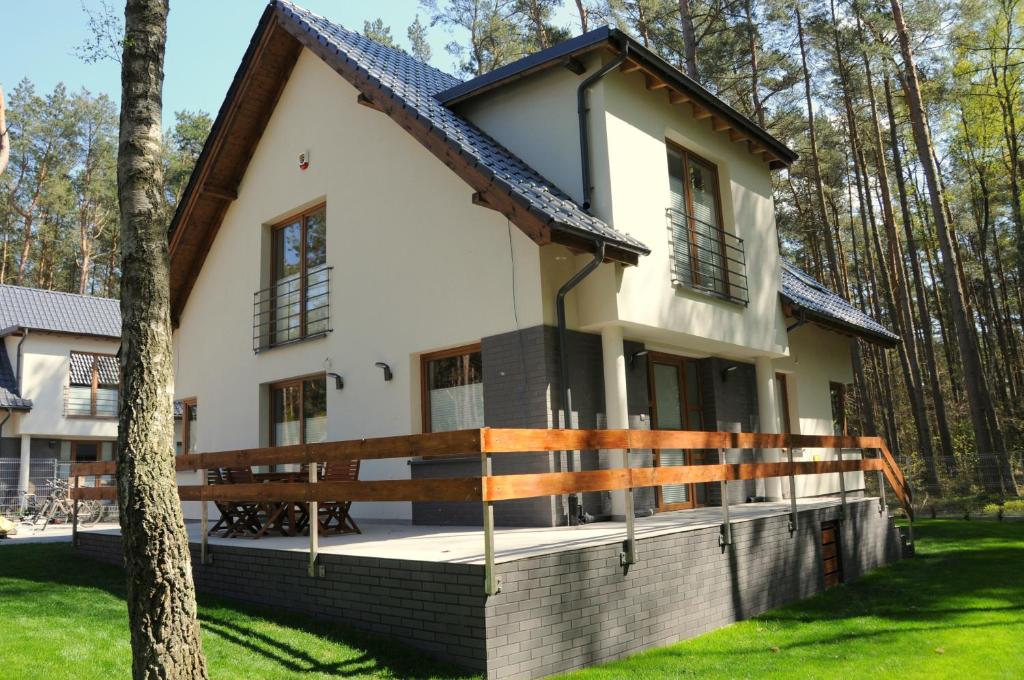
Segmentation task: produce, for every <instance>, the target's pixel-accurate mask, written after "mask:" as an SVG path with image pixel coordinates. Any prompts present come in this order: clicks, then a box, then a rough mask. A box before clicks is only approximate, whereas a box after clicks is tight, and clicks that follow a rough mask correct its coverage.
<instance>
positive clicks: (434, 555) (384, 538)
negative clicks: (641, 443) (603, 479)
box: [80, 497, 878, 564]
mask: <svg viewBox="0 0 1024 680" xmlns="http://www.w3.org/2000/svg"><path fill="white" fill-rule="evenodd" d="M868 502H875V503H877V502H878V499H877V498H872V497H862V498H849V497H848V498H847V503H850V504H853V503H868ZM839 504H840V500H839V498H838V497H819V498H803V499H798V500H797V508H798V510H799V511H801V512H802V511H805V510H812V509H818V508H825V507H830V506H835V505H839ZM789 511H790V504H789V501H785V502H770V503H744V504H737V505H730V506H729V519H730V521H731V522H732V523H733V524H738V523H741V522H749V521H752V520H756V519H761V518H765V517H776V516H779V515H786V514H788V513H789ZM357 522H358V523H359V528H360V529H361V530H362V532H363V533H362V534H347V535H342V536H321V537H320V552H321V553H322V554H329V555H349V556H356V557H373V558H380V559H401V560H418V561H426V562H453V563H460V564H483V561H484V554H483V530H482V529H481V528H480V527H447V526H446V527H441V526H421V525H411V524H407V523H406V524H402V523H384V522H380V521H369V520H358V519H357ZM721 523H722V509H721V508H719V507H707V508H696V509H693V510H678V511H675V512H665V513H659V514H656V515H653V516H651V517H638V518H637V519H636V525H635V532H636V537H637V539H641V540H642V539H644V538H650V537H652V536H660V535H663V534H670V533H675V532H681V531H695V530H698V529H706V528H708V527H713V526H718V525H720V524H721ZM80 531H81V533H86V532H87V531H94V532H97V533H107V534H111V533H112V534H117V533H118V529H109V528H105V529H92V530H86V529H82V530H80ZM188 531H189V538H190V541H191V542H193V543H199V541H200V535H201V534H200V529H199V524H198V523H197V522H189V523H188ZM625 534H626V525H625V522H595V523H593V524H584V525H581V526H576V527H538V528H501V527H499V528H498V529H496V530H495V537H494V546H495V561H496V562H509V561H513V560H519V559H524V558H527V557H536V556H538V555H547V554H551V553H557V552H562V551H567V550H578V549H580V548H587V547H592V546H597V545H607V544H612V543H619V542H621V541H622V540H624V538H625ZM209 544H210V545H211V546H217V545H224V546H232V547H239V548H259V549H265V550H284V551H295V552H306V551H307V550H308V549H309V538H308V537H307V536H295V537H286V536H272V537H267V538H261V539H259V540H254V539H249V538H215V537H212V536H211V537H210V539H209Z"/></svg>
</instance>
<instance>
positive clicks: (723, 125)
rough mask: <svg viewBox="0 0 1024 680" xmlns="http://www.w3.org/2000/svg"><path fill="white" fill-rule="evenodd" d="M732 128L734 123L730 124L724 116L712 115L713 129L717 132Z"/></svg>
mask: <svg viewBox="0 0 1024 680" xmlns="http://www.w3.org/2000/svg"><path fill="white" fill-rule="evenodd" d="M731 128H732V125H730V124H729V121H727V120H725V119H723V118H719V117H718V116H712V117H711V129H712V130H714V131H715V132H721V131H723V130H729V129H731Z"/></svg>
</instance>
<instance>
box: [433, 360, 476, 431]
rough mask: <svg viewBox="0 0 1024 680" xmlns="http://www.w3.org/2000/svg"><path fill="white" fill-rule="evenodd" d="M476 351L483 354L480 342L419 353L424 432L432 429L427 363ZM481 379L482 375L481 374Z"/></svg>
mask: <svg viewBox="0 0 1024 680" xmlns="http://www.w3.org/2000/svg"><path fill="white" fill-rule="evenodd" d="M477 352H479V353H480V354H481V357H482V356H483V350H482V344H481V343H479V342H475V343H471V344H469V345H462V346H460V347H452V348H451V349H443V350H440V351H437V352H427V353H425V354H421V355H420V427H421V428H422V431H423V433H424V434H426V433H428V432H432V431H433V429H432V428H431V426H430V385H429V382H430V372H429V371H428V370H427V366H428V364H429V363H430V362H431V361H437V360H438V359H448V358H451V357H457V356H462V355H464V354H474V353H477ZM482 380H483V376H481V381H482Z"/></svg>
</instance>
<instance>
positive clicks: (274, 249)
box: [268, 201, 330, 347]
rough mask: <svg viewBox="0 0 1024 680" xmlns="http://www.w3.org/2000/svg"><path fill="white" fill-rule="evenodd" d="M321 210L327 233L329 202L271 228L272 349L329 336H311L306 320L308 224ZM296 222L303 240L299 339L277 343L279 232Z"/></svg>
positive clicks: (300, 262)
mask: <svg viewBox="0 0 1024 680" xmlns="http://www.w3.org/2000/svg"><path fill="white" fill-rule="evenodd" d="M321 210H322V211H323V213H324V231H325V233H326V230H327V201H322V202H320V203H318V204H316V205H314V206H312V207H310V208H306V209H305V210H300V211H298V212H296V213H292V214H291V215H289V216H288V217H286V218H284V219H283V220H279V221H278V222H275V223H274V224H272V225H271V226H270V286H271V290H272V291H273V292H272V294H271V298H270V299H271V300H272V301H273V303H272V304H271V314H270V335H269V336H268V337H269V339H270V346H271V347H274V346H277V345H284V344H288V343H290V342H295V341H297V340H306V339H307V338H311V337H319V336H321V335H326V334H327V331H326V330H325V331H321V332H319V333H315V334H313V335H309V333H308V330H309V329H308V327H307V319H306V311H307V310H306V300H307V298H306V287H307V286H306V278H307V276H308V275H309V270H308V269H307V263H306V233H307V232H306V223H307V221H308V218H309V217H310V216H311V215H313V214H314V213H318V212H320V211H321ZM296 221H298V222H299V230H300V232H301V238H300V242H301V243H300V245H301V249H300V252H299V282H300V284H299V337H297V338H294V339H292V340H286V341H284V342H275V341H274V338H275V337H276V336H277V330H278V329H277V285H278V284H277V280H278V276H277V271H276V269H277V263H278V256H279V255H280V252H279V249H278V245H277V232H279V231H282V230H283V229H285V228H287V227H290V226H292V225H293V224H295V222H296ZM328 325H330V324H328Z"/></svg>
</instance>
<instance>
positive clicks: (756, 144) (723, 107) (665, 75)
mask: <svg viewBox="0 0 1024 680" xmlns="http://www.w3.org/2000/svg"><path fill="white" fill-rule="evenodd" d="M596 49H607V50H610V51H612V52H614V53H616V54H618V53H621V52H623V51H626V52H627V53H628V59H627V62H626V63H625V64H624V65H623V66H622V67H621V68H622V70H623V71H627V72H632V71H642V72H643V74H644V76H645V78H647V86H648V89H651V90H660V89H665V90H667V91H670V92H672V93H673V94H672V95H670V101H672V102H673V103H676V104H689V105H690V106H692V107H693V109H694V114H695V115H696V116H699V117H701V118H711V119H712V121H713V126H714V129H715V131H717V132H728V134H729V138H730V139H731V140H732V141H740V142H747V143H748V144H750V150H751V152H752V153H761V152H762V150H763V151H764V153H765V154H766V156H765V157H766V160H769V162H770V164H771V167H788V166H789V165H790V164H791V163H792V162H793V161H795V160H796V159H797V157H798V156H797V153H796V152H795V151H793V150H792V149H790V148H789V147H788V146H786V145H785V144H784V143H782V142H781V141H779V140H778V139H776V138H775V137H773V136H772V135H770V134H769V133H768V132H767V131H766V130H764V129H763V128H761V127H760V126H759V125H757V124H756V123H755V122H754V121H752V120H750V118H748V117H746V116H745V115H743V114H742V113H740V112H738V111H736V110H735V109H734V108H732V107H731V106H729V105H728V104H726V103H725V102H724V101H722V100H721V99H719V98H718V97H716V96H715V95H713V94H711V92H709V91H708V90H707V88H705V87H704V86H703V85H701V84H700V83H698V82H697V81H696V80H693V79H692V78H690V77H689V76H687V75H686V74H685V73H682V72H681V71H680V70H679V69H677V68H675V67H674V66H672V65H671V64H669V63H668V62H666V61H665V60H664V59H662V58H661V57H659V56H658V55H656V54H655V53H654V52H651V51H650V50H649V49H647V48H646V47H644V46H643V45H642V44H640V43H639V42H637V41H636V40H634V39H633V38H631V37H630V36H629V35H628V34H626V33H624V32H622V31H620V30H619V29H617V28H612V27H610V26H602V27H601V28H597V29H594V30H592V31H589V32H587V33H584V34H583V35H581V36H577V37H575V38H573V39H571V40H566V41H564V42H561V43H559V44H557V45H554V46H552V47H549V48H548V49H546V50H541V51H540V52H536V53H534V54H531V55H529V56H527V57H524V58H522V59H519V60H518V61H515V62H513V63H511V64H507V65H505V66H502V67H501V68H497V69H495V70H493V71H491V72H489V73H485V74H483V75H480V76H477V77H476V78H472V79H471V80H467V81H466V82H460V83H459V84H457V85H455V86H453V87H450V88H448V89H447V90H445V91H444V92H441V93H439V94H438V95H437V98H438V99H439V100H440V101H441V103H443V104H445V105H447V106H453V105H455V104H458V103H459V102H463V101H466V100H467V99H472V98H473V97H475V96H477V95H479V94H481V93H483V92H487V91H489V90H493V89H495V88H499V87H501V86H503V85H505V84H507V83H510V82H512V81H514V80H518V79H520V78H523V77H525V76H528V75H530V74H532V73H536V72H537V71H541V70H544V69H547V68H552V67H555V66H565V65H571V64H570V62H571V60H573V59H574V58H576V57H579V56H581V55H583V54H586V53H588V52H591V51H593V50H596Z"/></svg>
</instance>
